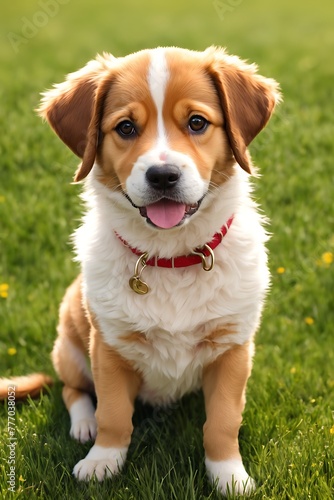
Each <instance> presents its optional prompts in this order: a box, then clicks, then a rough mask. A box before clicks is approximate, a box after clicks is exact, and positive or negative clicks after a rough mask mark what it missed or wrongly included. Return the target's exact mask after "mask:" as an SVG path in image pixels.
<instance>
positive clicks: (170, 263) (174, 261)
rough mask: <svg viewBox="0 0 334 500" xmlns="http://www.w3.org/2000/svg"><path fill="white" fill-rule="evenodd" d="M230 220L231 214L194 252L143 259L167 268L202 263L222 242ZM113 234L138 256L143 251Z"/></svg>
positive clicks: (150, 264)
mask: <svg viewBox="0 0 334 500" xmlns="http://www.w3.org/2000/svg"><path fill="white" fill-rule="evenodd" d="M232 222H233V215H232V217H230V218H229V220H228V221H227V222H226V224H224V225H223V227H222V228H221V230H220V232H219V233H216V234H215V235H214V236H213V238H212V240H211V241H210V242H209V243H206V245H204V246H203V247H201V248H196V249H195V250H194V252H193V253H191V254H189V255H181V256H179V257H172V258H171V259H163V258H158V257H151V258H147V260H146V259H145V265H146V266H156V267H167V268H176V267H188V266H194V265H195V264H202V265H203V260H205V259H204V258H205V257H210V255H211V256H212V254H213V252H212V250H214V249H215V248H216V247H217V246H218V245H219V244H220V243H221V242H222V240H223V238H224V236H225V235H226V233H227V231H228V230H229V228H230V226H231V224H232ZM115 234H116V236H117V237H118V238H119V239H120V241H121V242H122V243H123V245H125V246H126V247H127V248H129V249H130V250H131V252H132V253H134V254H135V255H138V256H142V255H143V252H141V251H140V250H138V249H137V248H132V247H130V245H129V244H128V243H127V242H126V241H125V240H123V238H122V237H121V236H120V235H119V234H118V233H117V232H116V231H115ZM207 270H209V269H207Z"/></svg>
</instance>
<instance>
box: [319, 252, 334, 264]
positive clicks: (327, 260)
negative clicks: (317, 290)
mask: <svg viewBox="0 0 334 500" xmlns="http://www.w3.org/2000/svg"><path fill="white" fill-rule="evenodd" d="M321 260H322V262H323V263H324V264H326V265H327V266H329V265H330V264H332V262H333V260H334V255H333V253H332V252H324V253H323V254H322V256H321Z"/></svg>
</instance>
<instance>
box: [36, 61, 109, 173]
mask: <svg viewBox="0 0 334 500" xmlns="http://www.w3.org/2000/svg"><path fill="white" fill-rule="evenodd" d="M114 61H115V58H114V57H113V56H111V55H110V54H103V56H97V58H96V59H95V60H93V61H90V62H89V63H88V64H87V65H86V66H85V67H84V68H82V69H81V70H79V71H77V72H75V73H71V74H70V75H68V77H67V79H66V81H65V82H64V83H60V84H58V85H55V86H54V88H53V89H51V90H49V91H47V92H45V93H43V94H42V95H43V98H42V101H41V104H40V107H39V108H38V110H37V111H38V114H39V115H40V116H42V117H43V118H45V119H46V120H47V121H48V123H49V124H50V125H51V127H52V128H53V130H54V131H55V132H56V134H57V135H58V136H59V137H60V139H61V140H62V141H63V142H64V143H65V144H66V145H67V146H68V147H69V148H70V149H71V150H72V151H73V152H74V153H75V154H76V155H77V156H79V157H80V158H82V163H81V165H80V167H79V169H78V171H77V173H76V175H75V178H74V181H75V182H78V181H80V180H82V179H84V178H85V177H86V175H88V173H89V172H90V170H91V168H92V167H93V164H94V161H95V157H96V150H97V143H98V130H97V131H96V136H94V135H92V134H88V130H89V125H90V123H91V120H92V119H93V115H94V109H95V101H96V94H97V89H98V86H99V84H100V82H101V81H102V80H103V78H104V76H106V74H107V73H108V72H110V70H111V68H112V67H113V62H114Z"/></svg>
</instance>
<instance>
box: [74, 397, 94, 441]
mask: <svg viewBox="0 0 334 500" xmlns="http://www.w3.org/2000/svg"><path fill="white" fill-rule="evenodd" d="M69 413H70V417H71V430H70V435H71V437H72V438H74V439H77V440H78V441H80V442H81V443H85V442H86V441H90V440H94V439H95V437H96V431H97V426H96V420H95V408H94V405H93V403H92V400H91V398H90V397H89V396H88V394H83V395H82V396H81V397H80V399H78V400H77V401H75V402H74V403H73V404H72V405H71V407H70V409H69Z"/></svg>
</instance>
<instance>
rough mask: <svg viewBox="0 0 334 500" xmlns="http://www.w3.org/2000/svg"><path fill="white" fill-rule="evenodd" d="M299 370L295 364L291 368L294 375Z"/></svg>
mask: <svg viewBox="0 0 334 500" xmlns="http://www.w3.org/2000/svg"><path fill="white" fill-rule="evenodd" d="M296 371H297V368H296V367H295V366H293V367H292V368H290V373H291V374H292V375H293V374H294V373H296Z"/></svg>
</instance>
